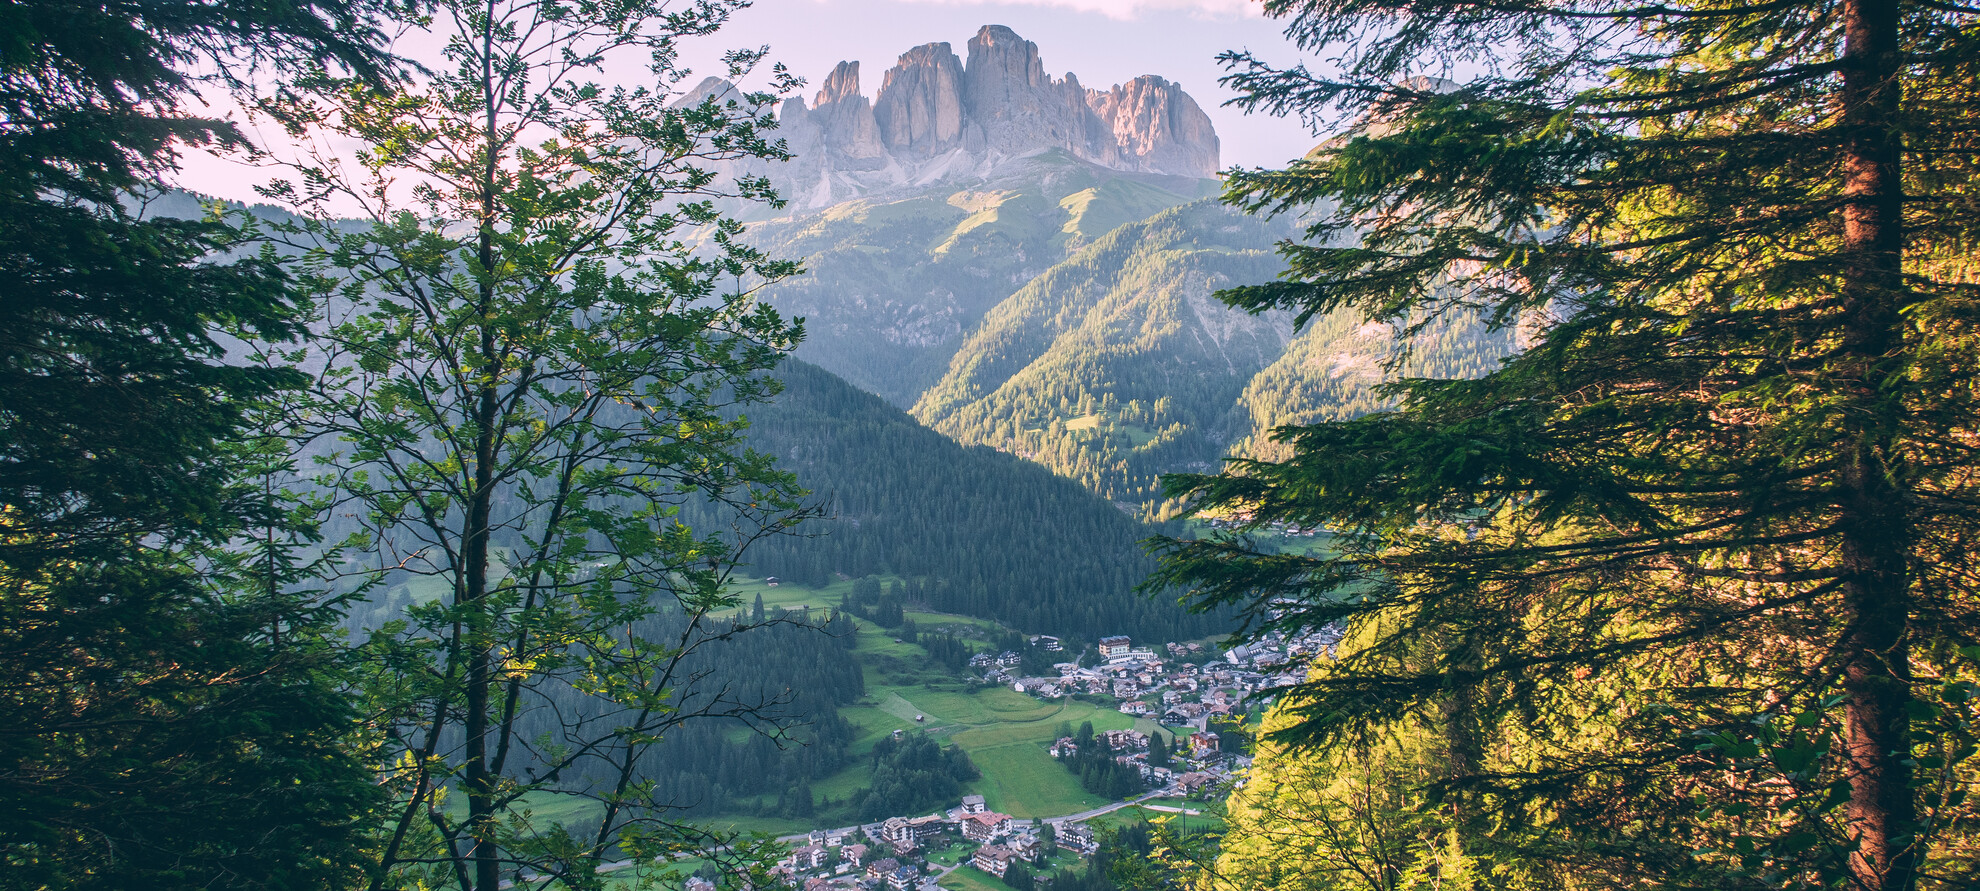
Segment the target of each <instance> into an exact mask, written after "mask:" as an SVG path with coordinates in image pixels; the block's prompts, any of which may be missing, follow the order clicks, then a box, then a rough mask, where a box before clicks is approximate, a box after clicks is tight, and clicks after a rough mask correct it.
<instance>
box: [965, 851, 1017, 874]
mask: <svg viewBox="0 0 1980 891" xmlns="http://www.w3.org/2000/svg"><path fill="white" fill-rule="evenodd" d="M1016 859H1017V855H1016V854H1014V853H1012V852H1011V849H1010V848H1006V847H1004V846H1003V845H984V846H983V847H980V848H977V849H976V856H975V857H973V858H970V861H969V862H970V865H971V866H974V867H976V868H977V869H980V870H983V871H984V872H987V873H989V874H991V875H993V876H996V877H997V878H1000V879H1001V878H1003V877H1004V872H1005V871H1006V870H1008V869H1010V868H1011V861H1013V860H1016Z"/></svg>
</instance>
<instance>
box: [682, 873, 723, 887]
mask: <svg viewBox="0 0 1980 891" xmlns="http://www.w3.org/2000/svg"><path fill="white" fill-rule="evenodd" d="M682 887H683V889H684V891H715V882H714V880H712V879H709V878H707V877H704V876H688V880H687V884H686V885H684V886H682Z"/></svg>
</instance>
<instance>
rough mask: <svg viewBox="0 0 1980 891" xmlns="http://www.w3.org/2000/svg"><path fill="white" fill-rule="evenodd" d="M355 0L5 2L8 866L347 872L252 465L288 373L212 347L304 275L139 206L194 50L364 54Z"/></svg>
mask: <svg viewBox="0 0 1980 891" xmlns="http://www.w3.org/2000/svg"><path fill="white" fill-rule="evenodd" d="M375 8H376V7H375V6H374V5H373V4H369V3H366V2H362V0H353V2H345V0H297V2H280V0H278V2H260V0H213V2H202V3H193V4H169V3H167V4H155V3H130V2H110V3H96V4H78V3H72V2H48V0H28V2H13V3H9V4H7V5H6V7H5V9H4V10H0V34H4V35H5V40H4V41H0V274H4V277H5V280H6V286H5V293H4V295H3V296H0V887H6V888H42V889H45V888H72V887H131V888H180V887H197V888H239V887H253V888H270V887H296V888H300V887H322V886H325V885H331V884H336V883H340V882H344V881H347V880H348V879H349V875H348V871H349V868H350V863H351V862H352V860H353V858H354V856H355V854H354V851H355V847H356V845H357V843H358V841H359V840H360V838H361V832H362V829H363V826H362V825H361V821H362V819H363V817H362V816H361V815H362V814H363V813H364V811H365V808H366V807H367V803H368V800H369V797H370V796H369V790H370V788H371V784H370V776H369V771H368V770H367V769H366V765H364V764H362V763H361V762H360V761H359V760H358V758H357V757H356V755H355V754H354V753H353V752H351V751H350V750H349V749H348V748H347V747H346V745H345V744H346V743H347V742H348V741H349V734H350V730H351V728H352V726H353V724H354V718H355V715H354V713H353V709H352V708H351V705H350V703H349V701H348V699H347V697H346V691H345V690H343V689H341V688H340V676H339V675H338V674H337V673H336V659H335V656H334V653H333V652H332V651H331V649H330V647H329V645H328V643H327V642H326V640H325V634H326V633H327V632H328V631H329V630H330V627H331V626H332V625H333V624H334V621H335V619H336V616H335V615H334V612H335V611H334V610H333V609H322V608H319V607H320V606H321V604H313V603H309V602H307V601H306V600H305V599H303V598H298V597H294V596H291V594H290V592H289V591H288V590H287V587H286V583H287V582H289V581H291V579H290V578H289V574H288V572H287V570H286V569H285V568H284V567H283V563H284V562H285V561H283V560H281V559H276V560H273V561H271V562H269V563H267V564H266V565H264V566H259V567H253V566H250V565H249V564H250V563H252V562H253V561H250V560H245V559H243V558H241V557H240V556H239V555H237V554H235V553H233V552H232V551H231V550H230V549H231V548H234V547H235V546H238V545H239V544H240V542H241V539H242V538H243V537H245V536H250V535H256V536H258V535H259V534H260V533H262V532H264V531H270V530H275V531H277V533H278V535H279V537H283V538H286V536H287V532H286V531H285V527H288V525H289V524H288V523H287V521H286V518H284V517H283V516H281V514H280V512H279V510H277V509H276V507H275V506H274V505H273V504H271V502H270V500H269V499H268V498H267V493H266V491H265V490H264V489H263V488H261V487H260V486H257V485H255V484H254V483H253V481H252V480H251V479H250V477H251V476H252V475H253V474H254V473H255V465H256V463H257V461H258V460H259V459H258V457H257V455H256V454H255V451H256V450H255V449H253V448H249V447H246V446H244V445H243V441H244V440H248V439H251V438H252V437H251V436H250V435H249V434H248V432H247V429H248V428H249V427H250V417H251V415H252V414H253V412H254V410H255V407H256V406H257V405H259V404H261V403H263V402H264V401H265V400H266V399H267V398H268V397H269V396H270V395H271V394H272V393H275V392H278V391H280V390H282V389H284V388H292V387H295V386H298V385H300V384H301V383H302V382H303V381H304V380H306V377H305V376H304V375H303V374H302V373H300V372H298V371H295V370H293V369H286V368H281V369H255V368H248V367H243V365H242V364H241V363H240V362H239V361H237V360H238V355H230V354H229V350H228V347H227V346H226V344H229V343H233V344H239V343H243V342H254V341H265V340H285V339H289V338H292V337H294V336H296V335H297V334H298V333H299V332H300V330H301V326H300V321H299V310H300V306H299V304H301V303H302V295H301V293H300V291H299V290H298V289H297V288H296V287H295V284H294V282H293V280H292V278H291V277H290V276H289V274H288V271H287V270H286V269H285V268H283V266H282V265H281V264H279V263H278V262H276V261H275V260H273V259H272V258H269V257H265V256H258V255H256V254H254V253H253V252H252V251H251V250H249V249H248V248H249V247H251V245H249V243H248V242H247V240H246V239H245V237H244V235H243V233H242V232H241V231H240V230H239V229H237V228H235V227H233V226H231V225H228V224H227V223H225V222H223V221H221V220H218V219H208V220H164V219H147V218H145V217H144V216H143V214H141V213H140V212H139V211H138V207H139V204H140V202H141V201H142V200H143V199H144V198H145V197H146V196H148V195H150V194H152V193H153V192H154V191H155V190H156V189H158V188H160V185H159V181H160V179H161V178H162V177H163V176H164V175H165V174H166V173H167V172H168V171H169V169H170V168H171V166H172V164H173V161H174V159H175V152H176V151H177V149H178V147H179V146H182V145H187V144H191V145H215V144H221V145H235V146H238V145H241V144H244V140H243V138H242V136H241V134H240V133H239V132H237V131H235V130H234V129H233V128H232V127H231V126H229V125H227V124H226V123H224V122H221V121H216V120H213V119H209V118H202V117H199V116H197V115H195V114H193V113H191V112H190V111H189V109H188V108H187V107H186V106H187V104H188V100H189V99H190V98H191V93H192V89H193V86H194V85H195V83H196V82H198V80H199V77H198V75H196V74H195V72H196V71H197V70H198V69H200V68H209V69H211V68H216V67H217V68H218V69H219V70H220V72H222V75H223V76H222V77H211V76H209V77H207V78H205V80H206V81H207V82H208V83H209V84H211V85H213V86H222V85H224V81H225V80H226V78H225V77H224V74H225V73H226V72H247V71H250V70H253V69H254V68H255V67H256V66H268V65H296V64H311V65H329V66H339V67H343V68H348V69H351V70H353V71H356V72H358V73H360V74H361V75H364V76H366V77H370V78H374V79H375V78H377V77H378V76H379V75H380V69H381V66H382V65H384V64H385V62H386V57H385V55H384V53H383V51H382V50H381V49H380V48H379V44H380V43H382V39H381V38H380V35H379V34H378V32H377V31H376V30H375V29H374V28H373V27H372V25H373V23H372V21H371V11H372V10H373V9H375Z"/></svg>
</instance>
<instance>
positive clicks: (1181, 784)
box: [1050, 730, 1229, 794]
mask: <svg viewBox="0 0 1980 891" xmlns="http://www.w3.org/2000/svg"><path fill="white" fill-rule="evenodd" d="M1093 740H1094V742H1096V743H1103V744H1105V745H1106V747H1107V748H1108V749H1109V750H1111V751H1113V753H1114V760H1115V761H1116V762H1118V763H1120V764H1125V765H1127V766H1129V767H1135V768H1139V769H1140V771H1141V779H1142V780H1143V781H1144V782H1146V783H1148V784H1149V785H1151V786H1157V787H1167V786H1175V787H1177V788H1179V789H1181V790H1182V791H1183V792H1184V793H1186V794H1187V793H1195V792H1199V791H1202V790H1203V789H1204V788H1205V787H1208V786H1212V785H1215V784H1217V783H1219V782H1222V781H1224V780H1226V779H1228V778H1229V774H1228V772H1227V771H1226V769H1225V766H1224V764H1223V762H1222V759H1220V758H1219V757H1218V756H1219V755H1220V754H1221V753H1220V752H1219V747H1220V746H1219V744H1220V742H1221V740H1220V738H1219V737H1218V736H1217V734H1214V733H1210V732H1207V731H1203V730H1198V731H1196V732H1194V733H1191V734H1189V735H1187V736H1184V735H1183V734H1181V733H1178V734H1176V744H1177V745H1176V749H1175V752H1176V756H1178V757H1180V758H1183V759H1187V760H1190V761H1195V762H1199V763H1198V764H1197V765H1195V766H1197V767H1201V768H1203V769H1201V770H1184V771H1176V770H1175V769H1173V768H1168V767H1156V766H1154V765H1151V764H1149V763H1148V734H1146V733H1142V732H1141V731H1139V730H1108V731H1105V732H1103V733H1096V734H1094V735H1093ZM1050 752H1051V754H1052V757H1054V758H1061V759H1063V758H1069V757H1072V756H1073V755H1076V754H1078V753H1079V742H1078V741H1077V740H1075V739H1073V738H1072V737H1070V736H1062V737H1060V738H1059V739H1058V740H1056V741H1055V742H1053V743H1052V747H1051V749H1050Z"/></svg>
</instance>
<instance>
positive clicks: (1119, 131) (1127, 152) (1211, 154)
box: [1087, 74, 1217, 171]
mask: <svg viewBox="0 0 1980 891" xmlns="http://www.w3.org/2000/svg"><path fill="white" fill-rule="evenodd" d="M1087 101H1088V103H1089V104H1090V105H1091V106H1092V108H1093V111H1094V113H1095V114H1096V115H1098V116H1099V118H1100V120H1101V121H1103V122H1104V123H1105V125H1106V126H1107V128H1108V129H1109V131H1110V132H1112V134H1113V136H1114V139H1115V140H1116V142H1117V143H1118V144H1119V146H1120V152H1121V156H1122V162H1121V163H1123V164H1125V165H1127V166H1131V167H1133V168H1135V169H1140V170H1211V171H1214V170H1216V169H1217V130H1216V128H1215V127H1213V126H1211V124H1210V116H1209V115H1207V114H1204V113H1203V109H1202V108H1200V107H1198V106H1197V104H1196V100H1194V99H1191V98H1189V94H1188V93H1185V92H1183V91H1182V87H1179V86H1176V85H1175V84H1173V83H1170V82H1168V81H1166V80H1163V79H1162V78H1159V77H1156V76H1155V75H1152V74H1144V75H1142V76H1140V77H1137V78H1135V79H1134V80H1131V81H1128V82H1127V83H1125V84H1122V85H1120V86H1117V87H1115V88H1113V89H1112V90H1109V91H1107V92H1105V93H1101V92H1098V91H1089V93H1088V100H1087Z"/></svg>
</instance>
